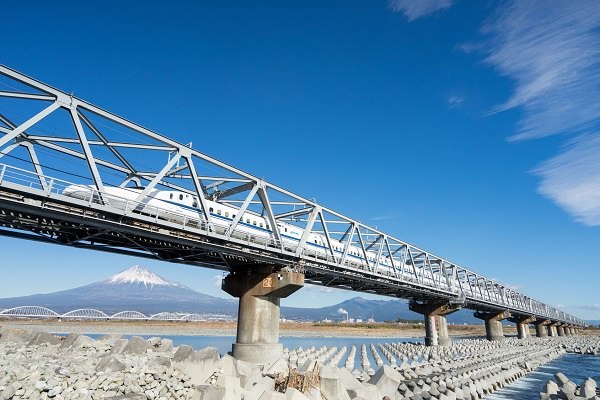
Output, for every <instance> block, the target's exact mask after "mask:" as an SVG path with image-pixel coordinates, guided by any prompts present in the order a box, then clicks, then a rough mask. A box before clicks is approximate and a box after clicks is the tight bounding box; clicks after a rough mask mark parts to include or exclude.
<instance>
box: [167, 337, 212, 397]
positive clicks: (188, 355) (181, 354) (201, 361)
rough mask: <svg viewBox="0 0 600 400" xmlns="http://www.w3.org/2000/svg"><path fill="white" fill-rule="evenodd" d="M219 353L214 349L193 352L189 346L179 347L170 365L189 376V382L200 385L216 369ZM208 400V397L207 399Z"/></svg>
mask: <svg viewBox="0 0 600 400" xmlns="http://www.w3.org/2000/svg"><path fill="white" fill-rule="evenodd" d="M218 362H219V352H218V350H217V349H216V348H214V347H207V348H204V349H202V350H200V351H194V349H192V347H190V346H186V345H184V346H179V348H178V349H177V351H176V352H175V354H174V355H173V359H172V360H171V365H172V366H173V368H175V369H177V370H179V371H181V372H183V373H184V374H187V375H188V376H190V378H191V379H190V381H191V382H192V383H193V384H195V385H202V384H204V383H206V380H207V379H208V378H209V377H210V376H211V375H212V374H213V372H215V370H216V369H217V363H218ZM207 398H208V397H207Z"/></svg>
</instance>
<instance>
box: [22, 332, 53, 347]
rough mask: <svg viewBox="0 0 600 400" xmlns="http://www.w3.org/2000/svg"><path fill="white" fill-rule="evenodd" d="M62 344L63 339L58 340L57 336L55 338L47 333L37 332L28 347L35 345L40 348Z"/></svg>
mask: <svg viewBox="0 0 600 400" xmlns="http://www.w3.org/2000/svg"><path fill="white" fill-rule="evenodd" d="M60 343H61V339H60V338H58V337H57V336H54V335H52V334H50V333H47V332H37V333H36V334H34V335H33V337H32V338H31V339H30V340H29V343H28V344H27V345H28V346H35V345H38V346H39V345H41V344H49V345H56V344H60Z"/></svg>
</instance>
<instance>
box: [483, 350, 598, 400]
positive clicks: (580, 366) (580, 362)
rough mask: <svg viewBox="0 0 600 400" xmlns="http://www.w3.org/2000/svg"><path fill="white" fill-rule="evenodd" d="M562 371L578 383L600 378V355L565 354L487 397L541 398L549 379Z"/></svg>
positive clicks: (517, 399) (496, 399)
mask: <svg viewBox="0 0 600 400" xmlns="http://www.w3.org/2000/svg"><path fill="white" fill-rule="evenodd" d="M557 372H562V373H563V374H565V375H566V376H567V378H569V379H570V380H572V381H573V382H575V383H576V384H578V385H581V384H582V383H583V381H584V380H585V379H586V378H592V379H594V380H595V381H596V382H598V381H599V380H600V357H598V356H586V355H579V354H565V355H564V356H562V357H560V358H557V359H556V360H554V361H550V362H549V363H547V364H545V365H542V366H541V367H539V368H538V369H536V370H535V371H534V372H531V373H529V374H528V375H527V376H525V377H524V378H521V379H519V380H518V381H516V382H514V383H512V384H511V385H510V386H508V387H505V388H503V389H500V390H498V391H497V392H495V393H494V394H492V395H490V396H488V397H486V399H487V400H500V399H503V400H504V399H510V400H531V399H539V398H540V391H541V390H542V388H543V387H544V384H545V383H546V382H547V381H550V380H554V374H555V373H557Z"/></svg>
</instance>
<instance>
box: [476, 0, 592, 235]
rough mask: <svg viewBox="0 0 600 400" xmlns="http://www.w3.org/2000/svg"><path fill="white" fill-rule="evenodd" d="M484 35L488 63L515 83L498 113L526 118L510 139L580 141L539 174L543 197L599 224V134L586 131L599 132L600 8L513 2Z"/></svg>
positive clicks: (584, 0) (584, 1)
mask: <svg viewBox="0 0 600 400" xmlns="http://www.w3.org/2000/svg"><path fill="white" fill-rule="evenodd" d="M484 32H485V33H487V34H489V35H491V40H490V42H489V44H488V49H489V50H488V53H487V55H486V62H487V63H489V64H490V65H492V66H493V67H494V68H495V69H497V70H498V71H499V72H500V73H501V74H502V75H505V76H507V77H508V78H510V79H511V80H512V81H514V83H515V89H514V91H513V93H512V95H511V96H510V98H509V99H508V100H507V101H506V102H505V103H504V104H501V105H499V106H498V107H497V108H496V109H495V110H494V112H499V111H505V110H509V109H513V108H518V109H519V110H520V111H521V112H522V116H521V118H520V121H519V123H518V127H517V132H516V134H514V135H513V136H511V137H510V140H525V139H534V138H541V137H545V136H550V135H556V134H571V135H573V134H575V135H577V139H576V140H574V141H572V142H571V143H570V144H569V145H568V146H566V147H565V148H564V149H563V150H562V153H560V154H559V155H557V156H556V157H554V158H552V159H550V160H548V161H546V162H545V163H543V164H542V165H541V166H540V167H539V168H537V169H536V170H535V171H534V173H535V174H536V175H538V176H540V177H541V182H540V185H539V188H538V191H539V192H540V193H541V194H542V195H544V196H546V197H548V198H550V199H551V200H552V201H554V202H555V203H557V204H558V205H559V206H561V207H562V208H564V209H565V210H566V211H567V212H569V213H570V214H571V215H572V216H573V217H574V218H575V219H576V221H578V222H581V223H584V224H586V225H600V168H599V165H600V135H599V134H598V133H594V134H590V133H587V132H590V131H592V132H594V131H596V132H598V131H599V128H600V102H598V97H599V96H600V45H598V44H599V43H600V2H599V1H597V0H579V1H559V0H550V1H511V2H509V3H506V5H505V6H503V7H502V8H501V9H500V10H499V12H498V13H497V14H496V15H495V16H494V18H492V19H491V20H490V21H488V22H487V23H486V24H485V26H484ZM584 133H586V134H585V135H583V134H584Z"/></svg>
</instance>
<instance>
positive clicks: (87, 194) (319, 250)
mask: <svg viewBox="0 0 600 400" xmlns="http://www.w3.org/2000/svg"><path fill="white" fill-rule="evenodd" d="M105 191H106V194H105V195H102V200H103V202H105V203H107V204H109V205H111V206H112V207H115V208H118V209H126V208H128V209H135V210H136V211H138V212H141V213H147V214H150V215H158V217H160V218H162V219H165V220H169V221H173V222H177V223H184V220H188V221H189V220H196V221H203V220H205V218H204V215H203V213H202V209H201V208H200V204H199V201H198V199H197V198H196V196H193V195H190V194H188V193H184V192H180V191H169V190H156V189H154V190H152V191H150V193H149V194H148V195H147V196H146V198H145V200H143V201H142V203H143V205H142V204H138V203H136V202H135V199H136V198H137V197H138V195H139V194H140V193H141V192H142V191H143V188H130V187H129V188H120V187H105ZM97 193H98V192H97V190H96V189H95V188H94V187H93V186H84V185H70V186H68V187H66V188H65V189H64V190H63V194H64V195H67V196H70V197H74V198H78V199H82V200H86V201H90V198H91V197H92V195H93V196H94V197H95V198H94V199H92V201H94V202H99V200H100V198H99V197H96V196H98V195H97ZM206 205H207V207H208V212H209V214H210V216H211V219H212V222H213V224H214V226H215V229H216V230H217V232H220V233H224V232H225V231H226V230H227V229H229V227H230V226H231V224H232V222H233V219H234V218H235V217H236V214H237V213H238V212H239V209H238V208H236V207H233V206H230V205H226V204H222V203H219V202H216V201H211V200H208V199H207V200H206ZM277 225H278V227H279V233H280V235H281V238H282V240H283V242H284V246H285V247H287V248H292V249H296V248H297V247H298V245H299V242H300V240H301V238H302V234H303V232H304V230H303V229H302V228H300V227H298V226H295V225H293V224H288V223H285V222H282V221H279V222H277ZM235 233H236V234H234V235H233V236H234V237H235V236H239V235H237V234H239V233H243V234H245V235H246V236H248V237H251V238H253V240H254V241H256V242H266V241H267V240H268V239H274V238H275V237H274V235H273V231H272V229H271V227H270V226H269V222H268V220H267V219H266V218H264V217H262V216H260V215H258V214H256V213H253V212H249V211H246V212H245V213H244V215H243V216H242V218H240V220H239V222H238V225H237V227H236V229H235ZM331 245H332V247H333V252H334V254H336V256H337V257H341V256H342V255H343V253H344V246H345V244H344V243H342V242H341V241H339V240H337V239H333V238H331ZM304 250H305V252H306V253H308V254H311V253H314V254H315V255H316V256H323V257H325V256H327V255H329V254H330V253H329V246H328V243H327V239H326V237H325V236H324V235H320V234H317V233H311V234H309V235H308V238H307V239H306V243H305V244H304ZM366 256H367V258H368V261H369V266H370V267H371V268H373V267H374V266H375V265H376V264H377V254H376V253H374V252H371V251H367V252H366ZM346 260H347V261H348V263H350V264H354V265H355V266H361V267H366V266H367V262H366V260H365V255H364V253H363V251H362V249H361V248H359V247H356V246H350V247H349V248H348V253H347V255H346ZM397 264H398V263H396V268H397V269H399V268H402V269H403V270H404V272H405V273H406V274H409V276H410V275H411V274H413V273H414V272H413V271H412V267H411V266H409V265H406V264H404V265H402V266H400V265H397ZM378 271H379V272H380V273H384V274H387V275H391V274H392V273H393V272H394V269H393V267H392V263H391V261H390V259H389V257H387V256H381V257H380V258H379V263H378ZM432 278H433V277H432V275H431V273H430V272H429V271H427V272H425V274H424V281H425V283H429V284H433V279H432Z"/></svg>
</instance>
